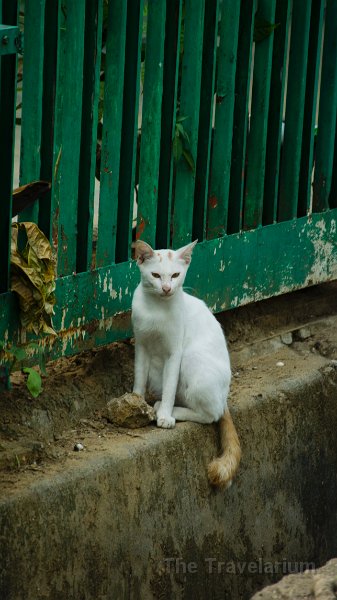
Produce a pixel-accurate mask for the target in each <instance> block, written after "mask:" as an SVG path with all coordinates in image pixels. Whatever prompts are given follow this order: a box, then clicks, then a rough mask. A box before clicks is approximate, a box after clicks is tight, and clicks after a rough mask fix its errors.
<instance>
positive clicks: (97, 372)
mask: <svg viewBox="0 0 337 600" xmlns="http://www.w3.org/2000/svg"><path fill="white" fill-rule="evenodd" d="M336 293H337V282H332V283H330V284H325V285H321V286H316V287H314V288H311V289H308V290H305V291H299V292H295V293H293V294H288V295H285V296H282V297H280V298H274V299H271V300H269V301H263V302H260V303H258V304H256V305H250V306H247V307H242V308H239V309H236V310H235V311H230V312H227V313H223V314H222V315H219V316H218V318H219V320H220V322H221V324H222V325H223V327H224V330H225V332H226V336H227V340H228V345H229V349H230V354H231V359H232V371H233V383H232V391H231V396H230V402H229V403H230V405H231V406H233V405H235V404H236V403H237V402H238V400H239V398H240V395H241V393H242V391H243V389H246V390H247V389H249V391H250V394H251V395H252V396H256V395H258V394H260V393H261V389H264V388H265V386H266V385H270V386H276V385H277V384H278V382H282V381H285V380H287V379H289V378H291V377H293V376H294V372H295V371H296V375H298V374H301V373H302V372H303V374H305V372H306V371H307V370H308V368H309V364H308V360H309V359H310V361H311V363H312V362H314V364H315V366H317V367H318V368H320V366H324V365H325V364H327V359H329V361H330V362H331V360H332V361H336V360H337V333H336V331H337V327H336V323H337V317H336V313H337V306H336ZM133 360H134V345H133V341H132V340H126V341H121V342H117V343H114V344H110V345H109V346H106V347H103V348H96V349H93V350H91V351H88V352H84V353H82V354H79V355H77V356H74V357H69V358H61V359H59V360H57V361H55V362H53V363H51V364H49V365H48V366H47V373H48V375H47V377H44V378H43V392H42V394H41V395H40V396H39V397H38V398H37V399H33V398H32V397H31V396H30V394H29V392H28V391H27V389H26V387H25V385H24V379H23V375H21V374H20V373H16V374H14V375H13V377H12V390H11V391H9V392H3V393H2V394H1V395H0V482H1V486H2V488H3V491H5V489H6V487H10V488H13V486H15V487H16V488H17V487H18V486H20V482H21V483H22V485H25V483H27V481H28V480H29V479H30V478H34V476H35V474H37V473H39V472H45V471H46V470H48V471H50V470H52V469H57V470H59V469H60V468H62V465H63V464H64V463H65V462H66V461H67V460H76V459H77V457H78V455H79V453H81V454H83V453H88V452H99V451H102V450H104V444H105V440H107V439H109V440H110V441H111V439H113V438H116V440H117V439H118V438H121V436H123V437H124V438H125V436H137V435H138V433H137V430H127V429H124V428H120V427H116V426H114V425H113V424H111V423H109V422H108V421H107V419H106V418H105V416H104V414H105V407H106V404H107V402H108V401H109V400H110V399H111V398H114V397H118V396H120V395H122V394H124V393H125V392H129V391H131V390H132V384H133ZM336 364H337V363H336ZM76 444H81V445H82V446H83V449H81V450H79V451H77V450H76V449H75V446H76ZM80 447H81V446H80Z"/></svg>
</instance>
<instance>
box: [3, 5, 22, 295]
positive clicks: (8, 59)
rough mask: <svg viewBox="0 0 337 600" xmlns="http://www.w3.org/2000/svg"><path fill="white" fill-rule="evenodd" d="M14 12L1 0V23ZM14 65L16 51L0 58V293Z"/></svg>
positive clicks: (7, 224) (7, 223) (7, 237)
mask: <svg viewBox="0 0 337 600" xmlns="http://www.w3.org/2000/svg"><path fill="white" fill-rule="evenodd" d="M0 9H1V4H0ZM17 15H18V3H17V2H16V0H9V1H8V0H7V1H6V0H3V2H2V19H3V22H4V23H5V24H6V25H16V24H17ZM0 16H1V10H0ZM16 65H17V55H16V54H8V55H6V56H2V57H1V58H0V181H1V214H0V264H1V268H0V293H1V292H7V290H8V289H9V277H10V243H11V221H12V178H13V164H14V140H15V116H16V112H15V111H16Z"/></svg>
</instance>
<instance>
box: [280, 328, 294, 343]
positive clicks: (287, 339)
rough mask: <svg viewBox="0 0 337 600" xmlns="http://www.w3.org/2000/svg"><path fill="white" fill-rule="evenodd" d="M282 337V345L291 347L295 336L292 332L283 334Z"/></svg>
mask: <svg viewBox="0 0 337 600" xmlns="http://www.w3.org/2000/svg"><path fill="white" fill-rule="evenodd" d="M280 337H281V342H282V344H286V345H287V346H290V344H292V343H293V334H292V333H291V331H289V332H288V333H282V335H281V336H280Z"/></svg>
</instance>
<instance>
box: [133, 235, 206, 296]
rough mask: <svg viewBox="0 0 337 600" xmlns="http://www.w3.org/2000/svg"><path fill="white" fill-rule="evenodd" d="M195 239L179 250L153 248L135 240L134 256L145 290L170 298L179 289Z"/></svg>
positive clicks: (189, 260) (183, 279)
mask: <svg viewBox="0 0 337 600" xmlns="http://www.w3.org/2000/svg"><path fill="white" fill-rule="evenodd" d="M197 241H198V240H195V241H194V242H192V243H191V244H187V246H183V248H179V250H153V248H151V246H149V244H147V243H146V242H143V241H142V240H138V241H137V242H135V243H134V244H133V247H134V248H135V256H136V259H137V264H138V266H139V269H140V272H141V276H142V284H143V286H144V288H145V289H146V291H148V292H150V293H153V294H155V295H158V296H160V297H161V298H170V297H172V296H173V295H174V294H175V293H176V292H177V290H179V289H181V287H182V285H183V283H184V281H185V277H186V273H187V269H188V267H189V264H190V262H191V258H192V251H193V248H194V246H195V245H196V243H197Z"/></svg>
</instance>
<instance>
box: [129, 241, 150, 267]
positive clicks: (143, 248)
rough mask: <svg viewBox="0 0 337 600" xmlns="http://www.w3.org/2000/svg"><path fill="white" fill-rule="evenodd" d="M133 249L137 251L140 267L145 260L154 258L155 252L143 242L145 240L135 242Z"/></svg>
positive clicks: (136, 257) (136, 255)
mask: <svg viewBox="0 0 337 600" xmlns="http://www.w3.org/2000/svg"><path fill="white" fill-rule="evenodd" d="M132 248H134V249H135V259H136V260H137V263H138V264H139V265H141V264H143V262H144V260H148V259H149V258H152V257H153V255H154V251H153V249H152V248H151V246H150V245H149V244H147V243H146V242H143V240H137V241H136V242H133V244H132Z"/></svg>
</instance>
